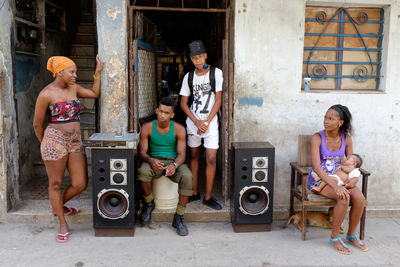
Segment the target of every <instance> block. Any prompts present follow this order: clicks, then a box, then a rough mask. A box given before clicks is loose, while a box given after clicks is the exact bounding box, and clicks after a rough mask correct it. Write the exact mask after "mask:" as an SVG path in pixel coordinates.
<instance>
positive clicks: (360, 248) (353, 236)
mask: <svg viewBox="0 0 400 267" xmlns="http://www.w3.org/2000/svg"><path fill="white" fill-rule="evenodd" d="M346 238H347V241H349V242H350V244H352V245H353V246H355V247H356V248H358V249H359V250H361V251H364V252H365V251H368V249H369V248H368V247H367V246H366V245H365V244H364V243H363V242H361V241H360V239H358V236H357V235H346ZM352 238H355V239H356V240H357V241H358V244H359V245H360V246H361V247H357V246H356V245H354V244H353V242H351V240H350V239H352Z"/></svg>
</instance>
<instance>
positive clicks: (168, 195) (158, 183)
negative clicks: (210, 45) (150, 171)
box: [152, 176, 179, 210]
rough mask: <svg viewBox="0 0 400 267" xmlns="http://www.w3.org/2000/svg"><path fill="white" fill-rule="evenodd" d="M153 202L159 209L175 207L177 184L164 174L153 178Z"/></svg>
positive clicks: (177, 198) (177, 197)
mask: <svg viewBox="0 0 400 267" xmlns="http://www.w3.org/2000/svg"><path fill="white" fill-rule="evenodd" d="M152 189H153V196H154V202H155V203H156V208H157V209H160V210H166V209H175V208H176V205H177V204H178V200H179V194H178V184H177V183H174V182H172V181H171V180H170V179H168V178H167V177H165V176H161V177H160V178H158V179H153V182H152Z"/></svg>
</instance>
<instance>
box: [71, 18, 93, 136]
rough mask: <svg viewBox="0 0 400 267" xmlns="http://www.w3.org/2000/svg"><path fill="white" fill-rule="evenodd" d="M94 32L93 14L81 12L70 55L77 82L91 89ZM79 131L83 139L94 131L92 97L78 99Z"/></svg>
mask: <svg viewBox="0 0 400 267" xmlns="http://www.w3.org/2000/svg"><path fill="white" fill-rule="evenodd" d="M96 47H97V40H96V32H95V25H94V23H93V14H91V13H82V15H81V22H80V24H79V26H78V31H77V33H76V35H75V40H74V42H73V45H72V47H71V51H70V57H71V59H72V60H74V61H75V63H76V65H77V68H78V79H77V83H78V84H79V85H81V86H83V87H85V88H88V89H91V88H92V85H93V74H94V70H95V67H96V60H95V56H96V50H97V49H96ZM80 101H81V104H82V111H81V131H82V140H83V141H85V140H87V139H88V138H89V136H90V135H91V134H92V133H94V132H95V131H96V122H95V116H96V109H95V100H94V99H87V98H85V99H80Z"/></svg>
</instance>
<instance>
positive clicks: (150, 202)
mask: <svg viewBox="0 0 400 267" xmlns="http://www.w3.org/2000/svg"><path fill="white" fill-rule="evenodd" d="M156 114H157V120H154V121H151V122H148V123H146V124H144V125H143V127H142V130H141V133H140V145H139V149H140V158H141V160H142V165H141V167H140V168H139V171H138V172H139V175H138V180H139V181H141V185H142V189H143V194H144V200H145V203H144V204H143V207H142V214H141V215H140V219H141V221H142V223H143V224H144V225H147V224H149V223H150V221H151V213H152V211H153V210H154V208H155V204H154V197H153V193H152V191H151V181H152V180H153V179H158V178H160V177H161V176H162V175H165V176H166V177H168V178H169V179H170V180H171V181H173V182H175V183H177V184H178V193H179V202H178V205H177V207H176V213H175V215H174V220H173V222H172V226H173V227H174V228H176V232H177V233H178V235H181V236H185V235H188V234H189V232H188V229H187V227H186V226H185V224H184V222H183V214H184V213H185V207H186V203H187V202H188V199H189V196H191V195H192V182H193V177H192V173H191V172H190V170H189V168H188V167H187V166H186V165H185V164H184V162H185V159H186V130H185V128H184V127H183V126H182V125H180V124H179V123H176V122H174V121H173V120H171V119H172V118H173V117H174V115H175V114H174V100H173V99H172V98H169V97H163V98H161V100H160V102H159V105H158V108H157V109H156Z"/></svg>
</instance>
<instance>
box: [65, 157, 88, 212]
mask: <svg viewBox="0 0 400 267" xmlns="http://www.w3.org/2000/svg"><path fill="white" fill-rule="evenodd" d="M68 172H69V174H70V176H71V184H70V185H69V186H68V187H67V189H65V191H64V196H63V202H64V204H65V203H67V202H68V201H69V200H70V199H72V198H73V197H75V196H76V195H78V194H79V193H81V192H82V191H84V190H85V189H86V187H87V183H88V178H87V167H86V155H85V154H84V153H79V152H76V153H70V154H69V156H68Z"/></svg>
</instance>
